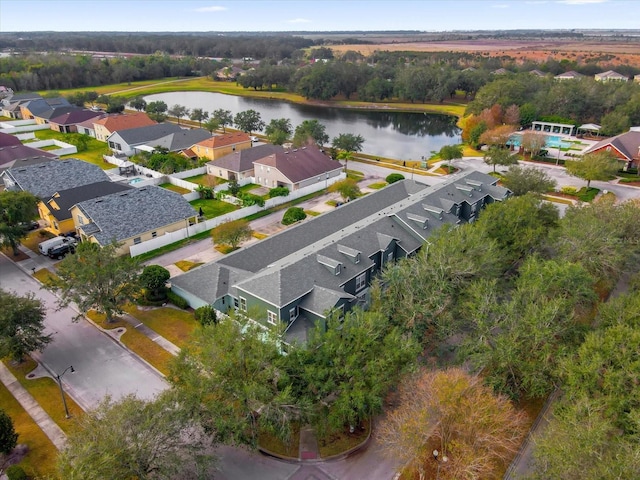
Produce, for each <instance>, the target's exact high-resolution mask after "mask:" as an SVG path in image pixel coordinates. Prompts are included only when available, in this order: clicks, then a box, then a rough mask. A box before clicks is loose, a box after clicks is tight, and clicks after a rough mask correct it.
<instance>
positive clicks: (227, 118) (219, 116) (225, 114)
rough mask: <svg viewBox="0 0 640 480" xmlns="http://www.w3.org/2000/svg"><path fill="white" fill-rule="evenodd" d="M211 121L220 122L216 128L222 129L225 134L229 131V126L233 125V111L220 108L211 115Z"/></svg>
mask: <svg viewBox="0 0 640 480" xmlns="http://www.w3.org/2000/svg"><path fill="white" fill-rule="evenodd" d="M211 119H212V120H216V121H217V122H218V126H217V127H216V128H219V127H222V131H223V132H226V131H227V130H226V126H227V125H233V115H232V114H231V110H225V109H223V108H218V109H217V110H214V111H213V113H212V114H211Z"/></svg>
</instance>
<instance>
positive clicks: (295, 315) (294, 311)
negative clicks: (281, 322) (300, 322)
mask: <svg viewBox="0 0 640 480" xmlns="http://www.w3.org/2000/svg"><path fill="white" fill-rule="evenodd" d="M296 318H298V307H293V308H290V309H289V321H290V322H293V321H294V320H295V319H296Z"/></svg>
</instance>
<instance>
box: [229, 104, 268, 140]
mask: <svg viewBox="0 0 640 480" xmlns="http://www.w3.org/2000/svg"><path fill="white" fill-rule="evenodd" d="M233 123H234V124H235V125H236V127H238V128H239V129H240V130H242V131H243V132H246V133H248V134H249V135H251V133H252V132H255V131H258V130H262V129H263V128H264V125H265V124H264V122H263V121H262V119H261V118H260V113H258V112H256V111H255V110H245V111H244V112H239V113H237V114H236V116H235V117H233Z"/></svg>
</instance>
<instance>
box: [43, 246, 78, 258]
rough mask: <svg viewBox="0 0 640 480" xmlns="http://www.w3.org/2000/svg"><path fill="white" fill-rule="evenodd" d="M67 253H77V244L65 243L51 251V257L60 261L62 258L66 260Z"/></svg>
mask: <svg viewBox="0 0 640 480" xmlns="http://www.w3.org/2000/svg"><path fill="white" fill-rule="evenodd" d="M67 253H76V245H75V243H72V242H67V243H63V244H61V245H58V246H56V247H53V248H52V249H50V250H49V256H50V257H51V258H55V259H58V260H60V259H61V258H64V257H65V256H66V255H67Z"/></svg>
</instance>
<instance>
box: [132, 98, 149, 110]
mask: <svg viewBox="0 0 640 480" xmlns="http://www.w3.org/2000/svg"><path fill="white" fill-rule="evenodd" d="M129 106H130V107H131V108H135V109H136V110H137V111H139V112H141V111H142V110H144V109H145V108H147V102H146V101H145V100H144V98H142V97H135V98H133V99H132V100H130V101H129Z"/></svg>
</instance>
